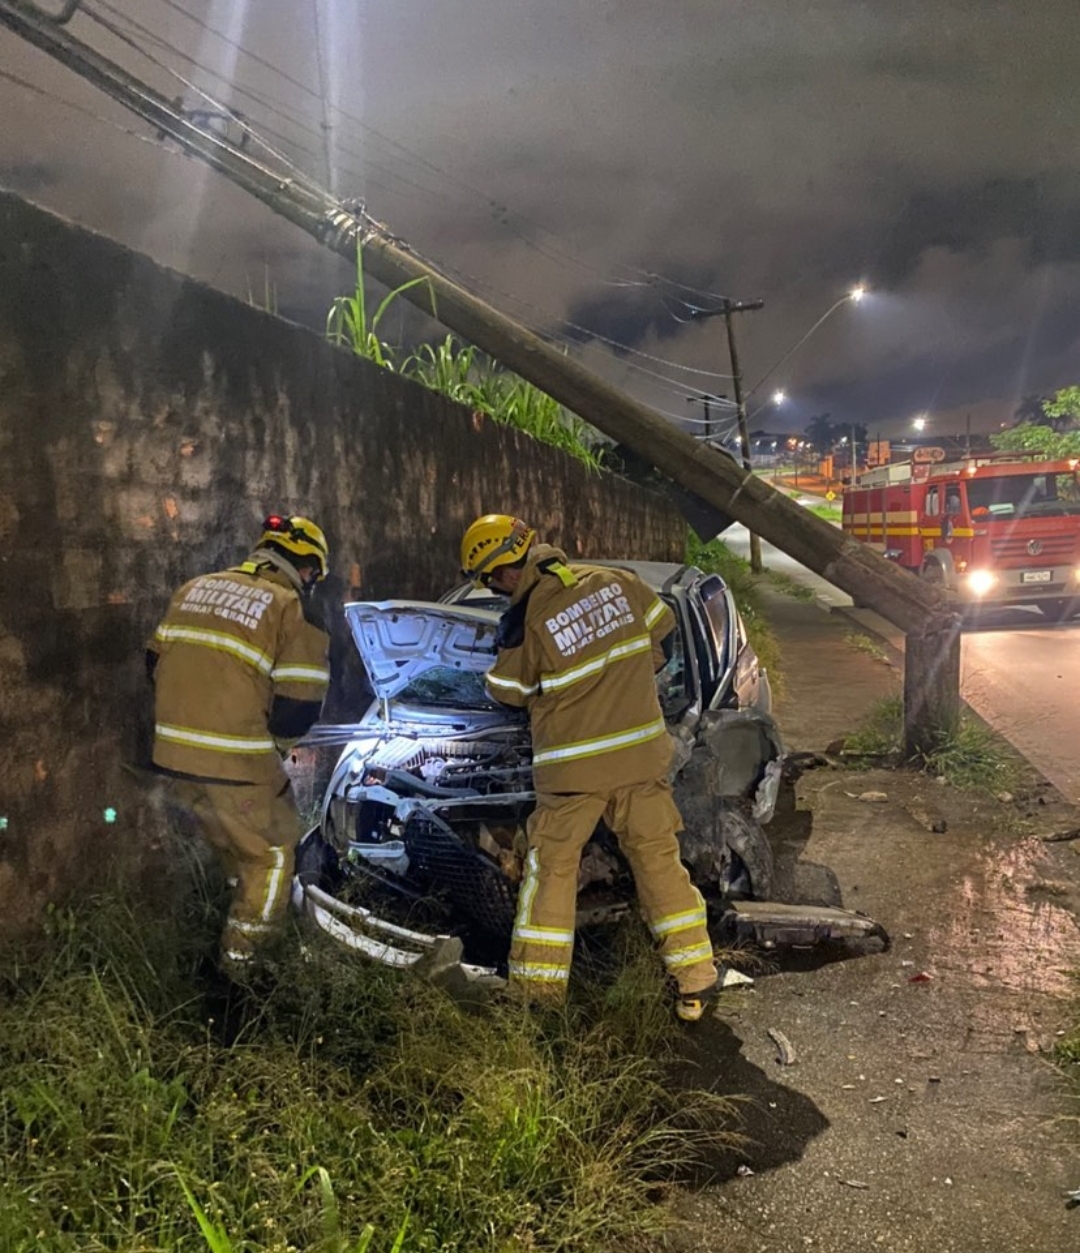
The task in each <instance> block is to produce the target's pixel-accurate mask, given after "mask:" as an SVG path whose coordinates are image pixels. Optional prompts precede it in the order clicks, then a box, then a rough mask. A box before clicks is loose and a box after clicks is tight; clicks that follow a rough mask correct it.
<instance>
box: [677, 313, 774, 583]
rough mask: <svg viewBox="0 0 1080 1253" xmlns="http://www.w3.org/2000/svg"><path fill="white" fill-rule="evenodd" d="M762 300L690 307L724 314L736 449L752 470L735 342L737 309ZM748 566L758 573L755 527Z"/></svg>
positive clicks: (699, 315)
mask: <svg viewBox="0 0 1080 1253" xmlns="http://www.w3.org/2000/svg"><path fill="white" fill-rule="evenodd" d="M764 307H765V301H764V300H724V302H723V303H722V304H721V306H720V308H719V309H692V310H691V312H690V316H691V317H692V318H697V319H699V320H700V319H702V318H714V317H717V316H718V315H719V314H723V316H724V324H725V326H726V327H727V342H728V358H729V360H730V361H731V379H732V383H733V385H734V388H735V412H736V416H737V420H738V424H739V452H740V453H741V454H742V464H743V469H744V470H745V471H746V472H747V474H749V473H751V472H752V470H753V468H754V465H753V459H752V458H751V456H750V432H749V431H748V430H747V428H746V397H745V396H744V395H743V389H742V371H741V370H740V369H739V351H738V349H737V348H736V346H735V320H734V315H735V314H736V313H751V312H753V311H754V310H755V309H763V308H764ZM750 569H751V570H752V571H753V573H754V574H760V573H761V540H760V538H759V537H758V534H757V532H756V531H751V532H750Z"/></svg>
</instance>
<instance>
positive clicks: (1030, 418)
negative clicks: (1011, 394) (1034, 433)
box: [1013, 392, 1053, 426]
mask: <svg viewBox="0 0 1080 1253" xmlns="http://www.w3.org/2000/svg"><path fill="white" fill-rule="evenodd" d="M1048 401H1050V402H1052V401H1053V397H1052V396H1043V395H1040V394H1039V393H1038V392H1032V393H1031V394H1030V395H1028V396H1025V397H1024V399H1023V400H1021V402H1020V403H1019V404H1018V405H1017V406H1016V409H1015V410H1014V411H1013V425H1014V426H1023V425H1025V424H1027V425H1029V426H1045V425H1046V409H1045V405H1046V404H1047V402H1048Z"/></svg>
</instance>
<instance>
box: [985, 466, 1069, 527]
mask: <svg viewBox="0 0 1080 1253" xmlns="http://www.w3.org/2000/svg"><path fill="white" fill-rule="evenodd" d="M967 497H968V508H969V509H970V510H971V516H972V518H973V519H980V518H981V519H982V520H983V521H986V520H987V519H989V520H990V521H993V520H994V519H995V518H1023V517H1027V518H1032V517H1040V518H1046V517H1055V516H1057V517H1060V516H1062V515H1064V514H1080V484H1078V482H1077V476H1076V474H1075V472H1074V473H1073V474H1009V475H1003V476H1001V477H999V478H985V479H969V480H968V482H967Z"/></svg>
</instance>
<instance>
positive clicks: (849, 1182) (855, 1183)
mask: <svg viewBox="0 0 1080 1253" xmlns="http://www.w3.org/2000/svg"><path fill="white" fill-rule="evenodd" d="M837 1182H838V1183H842V1184H843V1185H844V1187H845V1188H860V1189H861V1190H862V1191H864V1192H866V1191H869V1188H870V1185H869V1184H868V1183H863V1181H862V1180H861V1179H839V1180H837Z"/></svg>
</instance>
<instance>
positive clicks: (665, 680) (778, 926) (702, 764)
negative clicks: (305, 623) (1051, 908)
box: [294, 562, 880, 971]
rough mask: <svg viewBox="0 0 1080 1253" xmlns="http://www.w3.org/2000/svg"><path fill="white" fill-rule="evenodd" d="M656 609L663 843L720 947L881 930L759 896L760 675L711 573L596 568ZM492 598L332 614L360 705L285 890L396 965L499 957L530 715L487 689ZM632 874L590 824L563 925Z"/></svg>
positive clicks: (335, 734)
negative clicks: (668, 801)
mask: <svg viewBox="0 0 1080 1253" xmlns="http://www.w3.org/2000/svg"><path fill="white" fill-rule="evenodd" d="M605 564H611V565H613V566H615V567H617V568H620V569H628V570H631V571H633V572H634V573H635V574H637V575H638V576H639V577H640V578H642V579H643V580H644V581H645V582H646V583H647V584H648V585H649V586H650V587H651V588H652V589H653V590H654V591H655V592H656V594H657V595H659V596H660V597H662V598H663V600H664V601H665V602H666V603H667V604H668V605H669V606H670V607H671V608H672V610H673V611H674V613H675V618H676V623H677V627H676V630H675V632H673V634H672V636H671V637H669V641H667V649H666V651H667V653H668V656H667V661H666V664H665V665H664V667H663V668H662V669H661V671H660V672H659V673H658V675H657V685H658V694H659V697H660V702H661V706H662V708H663V711H664V716H665V719H666V721H667V724H668V729H669V732H670V735H671V741H672V777H673V786H674V792H675V800H676V802H677V804H678V806H679V809H680V812H681V814H682V816H683V820H684V824H685V827H684V830H683V831H682V832H681V833H680V836H679V840H680V848H681V853H682V857H683V860H684V862H685V863H686V865H687V867H688V868H689V870H690V874H691V877H692V878H693V880H694V882H695V884H696V885H697V887H698V888H699V890H700V891H701V892H702V894H703V895H704V897H705V899H706V901H707V902H708V903H709V905H710V907H711V910H712V913H713V917H714V919H716V920H717V921H718V922H721V923H723V924H724V925H725V926H726V928H727V929H728V931H729V932H731V933H732V934H733V936H734V938H736V939H751V940H757V941H759V942H762V943H766V944H772V943H777V942H784V941H785V940H796V941H802V942H812V941H813V940H815V939H819V938H834V937H837V936H856V935H865V934H879V933H880V929H879V928H876V926H875V924H873V923H872V922H871V920H869V919H865V918H863V916H861V915H857V914H852V913H848V912H847V911H844V910H839V909H820V908H819V909H816V910H815V909H814V908H805V907H798V908H792V907H790V906H784V905H768V904H763V902H765V903H767V902H769V899H770V896H771V894H772V889H773V858H772V852H771V849H770V846H769V842H768V840H767V838H766V836H765V834H764V831H763V829H762V824H764V823H767V822H768V821H769V819H770V818H771V817H772V815H773V812H774V808H775V805H776V799H777V794H778V790H779V786H780V780H781V771H782V748H781V741H780V736H779V733H778V730H777V727H776V724H775V722H774V720H773V718H772V714H771V691H770V687H769V681H768V676H767V674H766V673H765V671H764V670H763V669H762V668H761V666H760V665H759V663H758V658H757V655H756V654H755V652H754V650H753V648H752V646H751V645H750V643H749V641H748V639H747V635H746V630H745V627H744V625H743V622H742V619H741V617H740V615H739V612H738V610H737V608H736V606H735V602H734V599H733V598H732V595H731V592H730V590H729V588H728V587H727V585H726V584H725V582H724V581H723V579H721V578H720V577H719V576H718V575H716V574H706V573H703V572H702V571H701V570H698V569H697V568H696V567H694V566H685V565H675V564H667V563H648V562H612V563H605ZM505 605H506V601H505V600H502V599H500V598H496V597H493V596H492V594H491V593H490V592H486V591H482V590H477V589H474V588H472V586H471V585H465V586H464V587H461V588H457V589H455V590H454V591H453V592H451V593H449V594H448V595H447V596H446V597H444V598H443V600H442V601H441V602H438V603H431V602H415V601H385V602H379V603H375V602H357V603H352V604H348V605H346V606H345V616H346V620H347V623H348V627H349V630H350V632H351V635H352V639H353V641H354V642H355V645H356V648H357V650H358V652H359V654H360V656H361V659H362V660H363V663H364V666H365V669H366V670H367V673H368V676H369V679H370V682H371V686H372V689H373V691H374V693H375V699H374V701H373V702H372V704H371V706H370V708H369V709H368V710H367V712H366V713H365V714H364V715H363V717H362V718H361V720H360V721H359V722H358V723H357V724H355V725H350V726H349V727H347V728H343V727H340V726H325V727H319V728H316V729H315V731H314V732H313V733H312V735H311V737H309V741H308V742H309V743H310V744H314V745H318V744H322V745H326V744H334V743H343V748H342V751H341V753H340V756H339V757H338V759H337V763H336V765H335V767H334V768H333V771H332V774H331V776H330V780H329V784H328V786H327V787H326V791H325V795H324V797H323V801H322V808H321V817H320V820H319V823H318V826H317V827H315V828H314V829H313V830H312V831H311V832H310V833H309V834H308V835H307V836H306V837H305V839H304V840H303V842H302V844H301V846H300V848H299V849H298V853H297V875H296V880H295V883H294V901H295V903H296V904H297V906H298V907H299V908H301V909H302V910H303V911H304V912H306V913H307V914H308V915H309V916H311V917H312V918H313V919H314V920H315V922H316V923H317V924H318V925H319V926H321V927H322V928H323V929H324V930H326V931H328V932H330V933H331V934H333V935H334V936H336V938H338V939H339V940H342V941H343V942H345V943H347V944H349V945H350V946H351V947H354V948H358V949H360V950H362V951H364V952H367V953H369V954H370V955H372V956H374V957H377V958H379V959H380V960H383V961H386V962H389V963H390V964H395V965H408V964H412V963H414V962H416V961H417V960H418V959H419V958H421V957H422V956H423V955H424V954H425V953H426V952H427V953H430V951H431V950H432V949H433V948H435V947H438V945H439V944H441V943H443V942H444V941H445V939H446V938H447V937H450V936H456V937H458V938H459V939H460V942H461V945H460V947H461V948H462V949H463V956H464V959H465V964H466V967H467V968H469V969H481V968H482V969H489V970H493V971H498V970H499V969H501V968H502V967H503V966H504V963H505V958H506V955H507V952H508V949H509V942H510V933H511V929H512V925H513V918H514V912H515V907H516V897H517V885H518V883H519V882H520V879H521V877H522V871H523V865H524V857H525V852H526V843H525V823H526V820H527V818H528V815H529V813H530V812H531V810H532V809H533V807H534V804H535V793H534V791H533V782H532V746H531V742H530V738H529V726H528V720H527V717H526V716H525V715H524V713H523V712H522V711H520V710H515V709H509V708H507V707H506V706H503V705H500V704H498V703H497V702H496V701H495V700H493V699H492V697H491V696H490V695H489V694H488V692H487V690H486V688H485V685H484V674H485V672H486V671H487V670H488V669H489V668H490V666H491V665H492V663H493V661H494V658H495V632H496V628H497V625H498V620H499V614H500V612H501V610H502V609H503V608H505ZM632 898H633V882H632V878H631V875H630V871H629V867H628V866H627V864H626V862H625V861H624V860H623V858H622V856H621V854H620V853H619V849H618V844H617V841H616V840H615V838H614V836H613V835H612V833H611V832H610V831H609V830H608V829H607V828H606V827H605V826H604V824H603V823H602V822H601V823H600V824H599V826H598V827H597V830H596V832H595V833H594V835H593V837H592V838H591V839H590V841H589V843H588V844H587V845H586V848H585V851H584V853H583V856H582V859H581V867H580V871H579V876H578V898H577V922H578V926H579V927H584V926H588V925H591V924H598V923H602V922H605V921H609V920H611V919H613V918H615V917H617V916H618V915H619V914H621V913H622V912H625V910H626V909H627V908H628V907H629V903H630V901H631V900H632Z"/></svg>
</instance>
